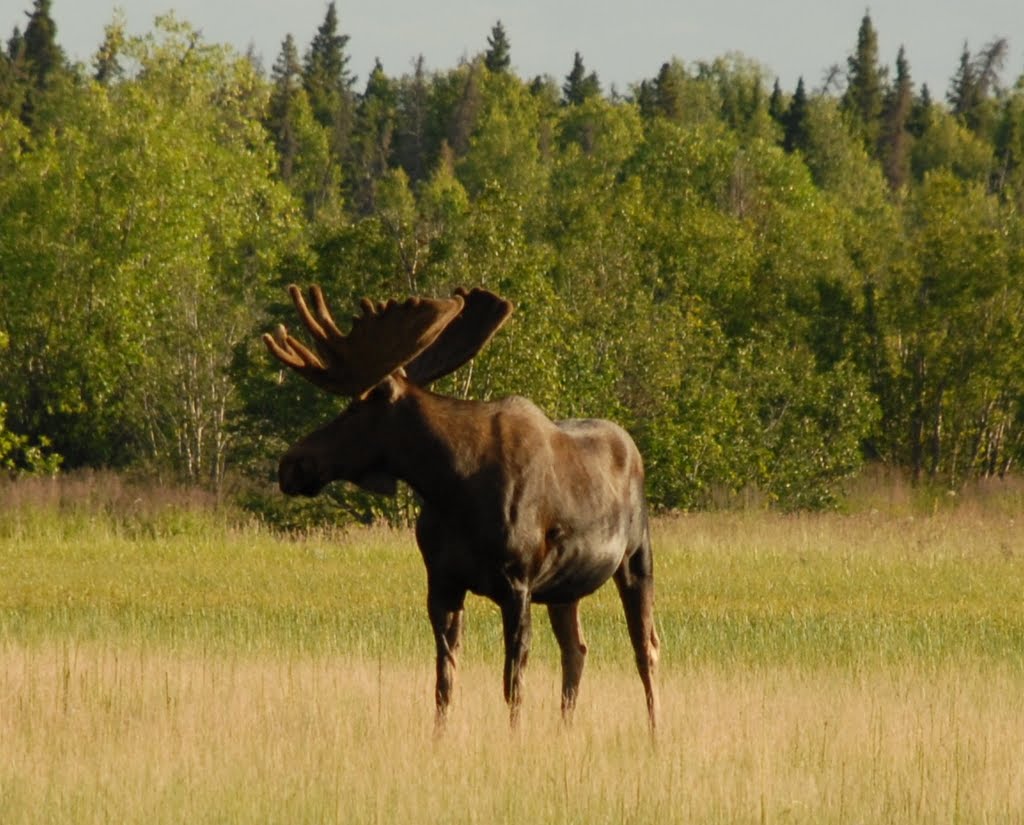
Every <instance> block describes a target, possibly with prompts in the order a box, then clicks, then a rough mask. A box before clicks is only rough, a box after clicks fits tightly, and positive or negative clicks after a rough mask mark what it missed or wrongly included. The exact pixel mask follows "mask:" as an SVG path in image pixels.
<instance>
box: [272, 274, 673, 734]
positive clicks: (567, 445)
mask: <svg viewBox="0 0 1024 825" xmlns="http://www.w3.org/2000/svg"><path fill="white" fill-rule="evenodd" d="M480 293H481V291H479V290H474V292H473V293H468V294H467V293H460V294H461V295H463V296H467V311H468V313H469V316H472V314H473V312H472V310H473V307H474V306H480V305H482V303H483V302H485V301H490V303H489V304H488V307H489V309H488V313H484V312H481V313H479V315H480V317H483V316H484V315H487V317H488V318H489V320H487V321H486V322H481V323H480V324H473V323H469V321H468V320H464V322H463V323H462V328H463V329H465V330H466V335H465V336H463V335H462V334H461V333H460V334H459V335H454V334H449V335H447V336H441V338H442V339H443V340H445V344H444V346H445V347H449V346H450V347H451V352H453V353H457V355H452V356H451V360H453V361H459V363H463V362H464V361H465V360H468V358H469V357H472V355H473V354H475V352H476V351H477V350H478V349H479V346H482V343H483V342H484V341H486V339H487V338H489V337H490V335H491V334H493V332H494V331H495V330H496V329H497V327H498V326H500V325H501V323H502V322H504V320H505V317H507V314H508V312H509V311H511V307H510V305H507V303H505V302H503V304H504V307H505V308H503V309H502V310H501V311H500V312H498V311H496V309H495V308H496V307H497V304H495V303H494V302H495V301H500V299H497V297H496V296H492V295H490V293H483V294H482V295H481V294H480ZM474 296H475V297H474ZM485 296H486V297H485ZM324 311H325V312H326V310H324ZM498 316H500V318H499V317H498ZM307 326H308V325H307ZM314 334H315V333H314ZM456 337H461V338H463V340H461V341H458V342H456V341H453V339H454V338H456ZM268 346H269V344H268ZM272 351H273V350H272ZM421 352H422V351H421ZM467 352H469V355H468V356H466V353H467ZM275 354H276V353H275ZM279 357H280V356H279ZM419 358H420V363H421V364H422V363H426V362H429V364H430V369H429V370H424V374H426V373H429V377H430V378H434V377H437V376H439V375H443V374H444V373H445V372H450V371H451V369H454V367H452V366H450V365H449V367H448V368H447V369H446V368H445V364H444V362H445V360H446V356H445V353H444V352H437V351H435V352H434V353H431V351H430V348H428V349H427V350H426V352H425V353H424V354H420V355H419ZM460 359H461V360H460ZM282 360H284V359H283V358H282ZM286 363H288V362H286ZM290 365H291V364H290ZM455 366H458V364H455ZM299 371H300V372H301V370H299ZM307 377H309V376H308V375H307ZM311 380H313V379H311ZM279 474H280V485H281V489H282V490H283V491H284V492H285V493H287V494H290V495H295V494H300V495H316V494H317V493H318V492H319V491H320V490H321V489H322V488H323V487H324V486H325V485H326V484H328V483H330V482H332V481H335V480H340V479H343V480H347V481H350V482H353V483H355V484H358V485H361V486H363V487H365V488H366V489H370V490H372V491H374V492H381V493H389V492H393V491H394V489H395V485H396V482H397V481H398V480H402V481H404V482H406V483H407V484H409V486H411V487H412V488H413V490H415V491H416V493H418V494H419V496H420V498H421V499H422V508H421V511H420V516H419V519H418V520H417V523H416V540H417V543H418V545H419V547H420V551H421V553H422V555H423V561H424V563H425V565H426V569H427V611H428V614H429V617H430V622H431V625H432V627H433V630H434V638H435V642H436V647H437V689H436V705H437V722H438V724H439V725H443V723H444V720H445V718H446V715H447V713H448V708H449V705H450V702H451V696H452V687H453V684H454V676H455V664H456V658H457V653H458V648H459V638H460V630H461V626H462V611H463V603H464V599H465V595H466V593H467V592H472V593H477V594H479V595H482V596H485V597H487V598H489V599H491V600H493V601H494V602H496V603H497V604H498V605H499V607H500V608H501V615H502V623H503V627H504V639H505V673H504V687H505V698H506V701H507V702H508V704H509V708H510V716H511V720H512V722H513V724H514V723H515V722H516V720H517V718H518V714H519V708H520V703H521V701H522V679H523V669H524V667H525V665H526V659H527V655H528V653H529V646H530V629H531V628H530V605H531V603H533V602H537V603H540V604H545V605H547V607H548V613H549V618H550V620H551V625H552V628H553V629H554V632H555V636H556V638H557V640H558V644H559V646H560V648H561V651H562V673H563V679H562V712H563V715H564V717H565V718H566V719H567V720H568V719H569V718H571V715H572V711H573V707H574V705H575V702H576V697H577V694H578V690H579V683H580V677H581V675H582V672H583V664H584V660H585V657H586V652H587V647H586V644H585V642H584V640H583V633H582V629H581V627H580V623H579V615H578V609H579V600H580V599H581V598H582V597H584V596H586V595H588V594H590V593H592V592H593V591H594V590H596V589H597V588H598V587H600V586H601V585H602V584H604V583H605V582H606V581H607V580H608V579H609V578H613V579H614V580H615V583H616V586H617V587H618V590H619V594H620V596H621V599H622V604H623V607H624V609H625V613H626V622H627V626H628V628H629V634H630V639H631V641H632V644H633V649H634V651H635V654H636V664H637V668H638V670H639V672H640V677H641V680H642V682H643V686H644V692H645V695H646V698H647V709H648V715H649V720H650V725H651V729H652V731H653V729H654V726H655V723H656V718H657V694H656V691H655V687H654V682H653V675H654V669H655V664H656V662H657V657H658V636H657V633H656V631H655V627H654V615H653V603H654V580H653V568H652V558H651V544H650V534H649V530H648V522H647V510H646V503H645V498H644V490H643V485H644V472H643V463H642V460H641V458H640V454H639V452H638V451H637V449H636V446H635V444H634V443H633V441H632V439H631V438H630V437H629V435H628V434H627V433H626V432H625V430H623V429H622V428H620V427H619V426H617V425H616V424H613V423H611V422H609V421H601V420H593V419H587V420H570V421H561V422H557V423H556V422H552V421H551V420H550V419H549V418H547V416H545V415H544V414H543V413H542V412H541V411H540V410H539V409H538V408H537V407H536V406H535V405H534V404H533V403H531V402H530V401H528V400H526V399H524V398H508V399H505V400H502V401H494V402H480V401H462V400H458V399H454V398H449V397H445V396H441V395H436V394H434V393H432V392H430V391H428V390H427V389H425V388H424V387H422V386H419V385H418V384H417V383H414V381H412V380H411V379H410V378H409V377H408V376H407V375H406V373H405V371H404V370H402V369H401V368H399V369H396V370H395V371H394V372H392V373H391V374H389V375H388V376H387V377H385V378H383V380H381V381H379V382H378V383H377V384H375V385H374V386H373V387H372V388H370V389H369V390H368V391H366V392H365V393H363V394H362V395H361V397H359V398H356V399H355V400H354V401H352V403H351V404H350V405H349V406H348V408H347V409H346V410H345V411H344V412H342V414H341V415H340V416H338V418H336V419H335V420H334V421H332V422H330V423H329V424H327V425H326V426H324V427H321V428H320V429H318V430H316V431H314V432H312V433H310V434H309V435H307V436H306V437H304V438H303V439H301V440H300V441H298V442H297V443H296V444H295V445H294V446H292V447H291V448H290V449H289V450H288V452H287V453H286V454H285V455H284V457H283V458H282V459H281V463H280V469H279Z"/></svg>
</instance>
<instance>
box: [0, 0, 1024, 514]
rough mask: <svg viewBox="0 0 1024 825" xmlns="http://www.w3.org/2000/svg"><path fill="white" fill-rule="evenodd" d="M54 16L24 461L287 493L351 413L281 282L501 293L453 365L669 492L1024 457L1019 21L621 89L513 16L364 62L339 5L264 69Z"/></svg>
mask: <svg viewBox="0 0 1024 825" xmlns="http://www.w3.org/2000/svg"><path fill="white" fill-rule="evenodd" d="M50 6H51V2H50V0H34V4H33V7H32V10H31V11H30V12H28V15H27V17H28V22H27V25H26V27H25V30H24V32H22V31H20V30H15V32H14V33H13V35H12V36H11V38H10V39H9V41H8V43H7V47H6V50H5V51H4V52H3V55H2V58H0V306H2V307H3V309H2V312H0V351H2V354H0V463H2V464H3V465H4V466H6V467H7V468H8V470H9V471H32V470H36V471H52V470H53V469H54V467H55V465H56V463H57V462H58V461H59V462H61V463H62V464H63V466H64V467H82V466H110V467H130V468H133V469H136V470H139V471H142V472H149V473H154V474H160V475H165V476H168V477H176V478H184V479H187V480H189V481H191V482H194V483H201V484H204V485H209V486H212V487H214V488H217V489H228V488H230V489H233V490H234V489H239V488H244V489H245V490H247V491H248V492H247V493H246V495H247V496H249V499H248V500H249V501H251V502H255V501H263V499H262V498H261V496H262V493H261V491H264V490H266V489H269V486H270V484H271V482H272V475H273V466H274V461H275V459H276V456H277V454H278V452H279V451H280V450H281V448H282V446H283V445H284V444H286V443H287V442H288V440H289V439H290V438H291V437H293V436H294V435H296V434H297V433H299V432H301V431H303V430H306V429H308V428H309V427H310V425H311V424H313V423H314V422H318V421H320V420H324V419H326V418H327V417H328V416H329V415H330V414H331V413H332V412H333V410H335V409H336V408H337V406H338V401H337V400H336V399H330V398H322V397H319V396H318V395H317V394H316V393H315V392H314V391H311V389H310V388H308V387H306V386H304V385H303V382H301V381H297V380H294V379H292V378H291V377H289V376H285V375H282V374H281V373H280V372H279V371H278V370H276V369H275V368H274V367H273V366H272V365H271V363H270V362H269V361H268V359H267V357H266V355H265V353H263V352H262V351H261V350H260V349H259V344H258V342H257V334H258V333H259V332H260V331H262V330H264V329H266V328H267V327H268V325H270V324H271V323H272V322H276V321H278V320H281V319H286V320H287V319H290V317H291V314H292V313H291V310H290V307H288V306H287V305H286V301H285V294H284V289H283V286H284V285H285V284H286V283H288V282H291V281H295V282H299V283H309V282H317V283H321V284H322V285H323V286H324V288H325V291H326V293H327V295H328V296H330V297H331V298H332V299H333V305H334V306H335V309H336V314H337V315H339V316H343V315H344V310H345V309H346V308H347V307H350V306H351V307H354V302H355V301H356V300H357V299H358V298H359V297H361V296H363V295H370V296H374V297H376V298H384V297H388V296H396V297H400V296H404V295H407V294H410V293H424V294H427V293H431V294H445V293H448V292H449V291H450V290H452V289H453V288H454V287H455V286H458V285H463V284H465V285H472V284H482V285H484V286H486V287H488V288H490V289H492V290H494V291H496V292H499V293H501V294H502V295H505V296H507V297H509V298H510V299H511V300H512V301H513V302H514V303H515V304H516V306H517V313H516V315H515V316H514V320H513V322H512V323H511V324H510V325H509V326H508V327H507V328H506V329H505V330H504V331H503V332H502V334H501V335H500V336H498V337H497V338H496V339H495V341H494V342H492V344H491V345H490V347H489V349H488V350H486V351H485V352H484V353H482V354H481V356H480V357H479V359H478V360H477V362H475V363H474V365H473V366H472V367H471V368H466V369H464V370H463V371H461V373H460V374H459V375H456V376H454V377H452V378H449V379H447V381H446V383H445V385H444V386H443V387H442V388H441V389H443V390H444V391H446V392H452V393H456V394H460V395H469V396H472V397H476V398H489V397H496V396H499V395H504V394H511V393H518V394H522V395H527V396H530V397H532V398H533V399H534V400H535V401H537V402H538V403H539V404H540V405H541V407H542V408H544V409H545V410H546V411H547V412H548V413H549V414H551V415H552V416H553V417H568V416H578V415H593V416H602V417H609V418H613V419H615V420H618V421H620V422H621V423H623V424H624V425H625V426H627V427H628V428H629V429H630V431H631V432H632V433H633V435H634V436H635V438H636V440H637V441H638V443H639V445H640V447H641V450H642V451H643V453H644V455H645V458H646V461H647V465H648V474H649V491H650V496H651V499H652V501H654V502H655V503H656V504H657V505H658V506H661V507H666V508H680V507H681V508H693V507H704V506H713V505H716V504H720V503H722V502H724V501H728V500H729V499H730V498H731V497H733V496H735V495H738V494H740V493H741V492H743V491H751V490H756V491H757V493H758V495H760V496H762V497H763V498H764V499H765V500H767V501H769V502H772V503H774V504H777V505H779V506H781V507H785V508H801V507H819V506H827V505H829V504H830V503H832V502H834V501H835V500H836V497H837V495H838V494H839V493H840V491H841V489H842V487H841V485H842V482H843V480H844V479H847V478H849V477H850V476H851V475H852V474H855V473H856V472H857V471H858V470H859V469H860V468H861V467H862V466H863V465H864V463H865V462H866V461H872V462H883V463H885V464H887V465H890V466H893V467H898V468H902V469H904V470H905V471H906V472H907V473H908V474H909V475H910V476H911V477H913V478H914V479H916V480H925V479H934V480H937V481H941V482H942V483H947V484H950V485H954V486H955V485H957V484H960V483H962V482H964V481H965V480H968V479H971V478H977V477H983V476H990V475H1003V474H1006V473H1008V472H1012V471H1013V470H1014V469H1015V468H1016V465H1017V463H1018V462H1019V461H1020V460H1021V458H1022V457H1024V349H1022V346H1021V343H1022V334H1024V223H1022V220H1021V207H1022V205H1024V164H1022V161H1024V79H1021V80H1018V81H1017V82H1016V84H1015V85H1013V86H1011V87H1008V86H1005V85H1004V84H1003V79H1002V70H1003V64H1004V62H1005V57H1006V53H1007V43H1006V41H1005V40H1003V39H995V40H993V41H992V42H991V43H990V44H987V45H986V46H985V47H984V48H982V49H981V51H978V52H972V51H971V50H969V48H968V47H967V46H966V45H965V47H964V50H963V53H962V55H961V56H960V61H959V64H958V66H957V67H956V68H955V70H954V72H953V75H952V80H951V82H950V86H949V89H948V90H947V91H946V94H945V97H944V98H943V99H936V98H935V97H933V95H932V92H931V90H929V89H928V88H927V86H923V85H922V86H921V87H919V88H918V87H916V86H915V84H914V82H913V80H912V74H911V69H910V63H909V58H908V56H907V54H906V53H905V51H904V50H903V49H900V51H899V53H898V54H897V55H896V59H895V64H894V65H893V66H892V67H890V66H887V65H886V64H884V63H883V61H882V58H881V56H880V55H879V53H878V40H877V32H876V31H875V29H874V26H873V24H872V21H871V19H870V16H869V15H865V16H864V18H863V20H862V21H861V24H860V27H859V30H858V32H857V35H856V38H855V40H854V38H851V41H852V42H853V46H852V49H851V53H850V56H849V58H848V59H847V61H846V66H845V67H836V68H834V69H833V70H832V71H831V72H830V73H829V75H828V76H827V77H826V79H825V81H824V82H823V83H822V85H821V86H820V87H818V88H809V87H808V85H807V84H806V83H805V82H804V80H803V79H800V81H799V82H798V84H797V86H796V88H795V89H794V90H792V91H791V92H790V91H787V90H783V89H782V88H780V84H779V82H778V81H777V80H775V81H774V83H773V82H772V80H773V79H772V78H771V77H770V75H769V74H768V73H767V72H766V70H765V69H764V68H763V67H761V66H760V65H758V64H756V63H754V62H752V61H749V60H747V59H745V58H743V57H740V56H730V57H723V58H719V59H716V60H713V61H710V62H704V61H701V62H696V63H686V62H683V61H682V60H680V59H672V60H669V61H668V62H666V63H664V64H663V65H662V66H661V68H660V70H659V71H658V72H657V74H656V75H654V76H653V77H651V78H648V79H645V80H642V81H640V82H639V83H637V84H635V85H634V86H632V87H631V88H630V89H629V91H628V93H627V94H619V93H617V92H616V93H609V92H606V91H605V90H604V89H603V87H602V84H601V81H600V79H599V76H598V74H597V72H595V71H593V70H589V69H588V68H587V66H586V65H585V63H584V60H583V57H582V56H581V55H580V54H579V53H577V54H575V55H574V56H573V61H572V65H571V68H570V70H569V72H568V74H567V75H566V76H565V77H564V78H563V79H561V80H558V79H555V78H552V77H548V76H543V77H536V78H532V79H524V78H521V77H519V76H518V75H517V74H516V73H515V72H514V70H513V68H512V64H513V57H512V54H513V52H512V47H511V44H510V41H509V38H508V35H507V33H506V31H505V29H504V27H503V26H502V24H501V23H500V22H499V23H496V24H495V25H494V27H493V28H492V30H491V32H490V34H489V36H487V37H486V41H485V43H482V48H481V52H480V54H479V55H477V56H475V57H474V58H472V59H466V60H464V61H462V62H461V63H460V64H459V65H457V66H455V67H454V68H450V69H445V70H428V68H427V67H426V65H425V64H424V61H423V59H422V58H420V59H419V60H417V61H415V63H414V64H413V65H412V68H411V70H410V71H408V72H407V73H405V74H402V75H399V76H395V75H391V74H388V73H387V72H386V71H385V69H384V67H383V66H382V65H381V64H380V63H379V62H378V63H377V64H376V65H375V66H374V67H373V68H372V70H371V72H370V74H369V76H368V77H367V78H366V80H365V82H363V83H360V82H359V79H358V78H357V77H356V76H355V75H354V74H353V72H352V70H351V68H350V65H349V58H348V54H347V52H346V49H347V44H348V37H347V36H346V35H345V34H343V33H342V31H341V28H340V23H339V20H338V17H337V12H336V8H335V5H334V4H333V3H331V4H330V5H329V6H328V7H327V12H326V15H325V18H324V20H323V23H322V24H321V25H320V27H319V28H318V30H317V31H316V32H315V33H314V34H313V36H312V38H311V40H310V42H309V44H308V46H307V47H306V48H305V49H304V50H303V49H300V47H299V45H298V44H297V43H296V41H295V39H294V38H293V37H292V35H288V36H286V37H285V38H284V40H283V42H282V45H281V51H280V54H279V55H278V56H277V57H276V60H275V61H274V63H273V64H272V66H271V67H270V69H269V71H266V70H264V68H263V67H261V65H260V61H259V60H257V59H256V58H254V57H253V56H252V55H241V54H238V53H237V52H235V51H233V50H232V49H230V48H228V47H226V46H222V45H218V44H211V43H208V42H206V41H205V40H204V39H203V37H202V36H201V34H200V33H199V32H198V31H197V30H196V29H194V28H193V27H192V26H190V25H189V24H187V23H185V22H183V21H181V20H179V19H177V18H176V17H174V16H173V15H168V16H165V17H161V18H158V19H157V21H156V23H155V25H154V28H153V30H152V31H151V32H149V33H147V34H145V35H142V36H129V35H128V34H127V32H126V29H125V25H124V22H123V20H122V19H120V18H119V17H115V19H114V20H113V21H112V23H111V24H110V25H109V26H108V27H107V29H106V33H105V38H104V40H103V42H102V44H100V46H99V47H98V49H97V51H96V54H95V56H94V57H93V59H92V62H91V63H90V64H89V65H83V64H75V65H72V64H70V63H69V62H68V60H67V58H66V56H65V55H64V53H63V50H62V49H61V47H60V45H59V40H58V38H57V32H56V29H55V26H54V24H53V21H52V18H51V17H50ZM242 479H247V481H246V482H245V483H244V484H242V483H241V481H240V480H242ZM335 499H336V501H335V503H340V504H342V505H343V506H344V507H345V508H346V509H347V510H349V511H351V512H353V513H356V514H358V515H360V516H361V517H367V516H370V515H372V514H373V513H374V512H375V511H373V510H372V507H375V506H379V503H378V504H371V502H370V501H369V500H368V499H366V498H365V497H362V496H360V494H358V493H357V492H352V491H338V492H337V493H336V494H335ZM402 504H403V503H402V501H401V500H400V501H399V503H398V505H389V507H390V508H391V509H389V510H388V511H387V514H389V515H391V516H396V515H400V512H399V511H400V507H401V506H402ZM258 506H261V507H266V506H269V505H266V504H265V503H262V504H259V505H258ZM291 512H294V511H291ZM289 517H290V516H289Z"/></svg>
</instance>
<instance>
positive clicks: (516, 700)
mask: <svg viewBox="0 0 1024 825" xmlns="http://www.w3.org/2000/svg"><path fill="white" fill-rule="evenodd" d="M501 623H502V628H503V630H504V634H505V676H504V686H505V701H506V702H507V703H508V709H509V723H510V724H511V725H512V727H513V728H515V727H516V726H517V725H518V723H519V709H520V705H521V704H522V701H523V675H524V671H525V669H526V659H527V657H528V656H529V654H530V633H531V628H530V594H529V592H528V591H526V590H518V589H514V590H512V592H511V593H510V594H509V595H508V596H507V597H506V599H505V600H504V601H503V602H502V605H501Z"/></svg>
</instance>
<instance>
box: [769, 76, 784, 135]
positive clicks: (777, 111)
mask: <svg viewBox="0 0 1024 825" xmlns="http://www.w3.org/2000/svg"><path fill="white" fill-rule="evenodd" d="M786 109H787V107H786V102H785V100H784V98H783V94H782V86H781V85H779V79H778V78H777V77H776V78H775V85H774V86H772V94H771V97H769V98H768V114H769V115H771V118H772V120H774V121H775V122H776V123H778V124H779V125H780V126H784V125H785V117H786Z"/></svg>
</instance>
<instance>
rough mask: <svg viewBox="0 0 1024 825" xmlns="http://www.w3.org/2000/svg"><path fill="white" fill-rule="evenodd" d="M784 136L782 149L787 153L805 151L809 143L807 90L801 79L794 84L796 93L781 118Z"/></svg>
mask: <svg viewBox="0 0 1024 825" xmlns="http://www.w3.org/2000/svg"><path fill="white" fill-rule="evenodd" d="M782 125H783V128H784V130H785V131H784V135H783V139H782V148H783V149H785V150H786V151H787V152H797V151H801V152H802V151H806V149H807V146H808V144H809V143H810V129H809V125H808V119H807V90H806V89H805V88H804V79H803V77H801V78H799V79H798V80H797V83H796V91H795V92H793V99H792V100H790V102H789V108H788V109H787V110H786V114H785V117H784V118H783V123H782Z"/></svg>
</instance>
